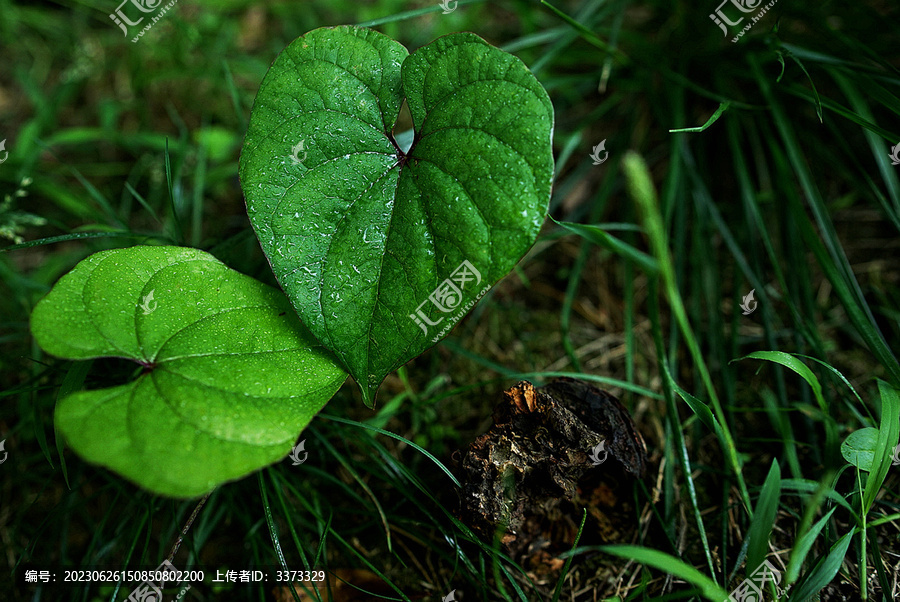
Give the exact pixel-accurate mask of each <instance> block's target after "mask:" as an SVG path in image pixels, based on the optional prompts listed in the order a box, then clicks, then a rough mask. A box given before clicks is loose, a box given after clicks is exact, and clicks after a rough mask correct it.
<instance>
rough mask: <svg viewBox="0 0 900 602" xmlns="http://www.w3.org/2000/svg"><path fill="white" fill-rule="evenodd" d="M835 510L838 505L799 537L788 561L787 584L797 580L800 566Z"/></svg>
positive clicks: (785, 575)
mask: <svg viewBox="0 0 900 602" xmlns="http://www.w3.org/2000/svg"><path fill="white" fill-rule="evenodd" d="M835 510H837V507H835V508H832V509H831V510H829V511H828V513H827V514H826V515H825V516H823V517H822V518H820V519H819V520H818V521H816V524H814V525H813V526H812V527H811V528H810V529H809V531H807V532H806V533H803V534H802V535H800V537H799V538H798V539H797V542H796V543H795V544H794V547H793V549H792V550H791V560H790V562H788V565H787V569H786V570H785V572H784V580H785V583H786V584H787V585H790V584H791V583H793V582H794V581H796V580H797V575H799V574H800V567H801V566H802V565H803V561H804V560H806V556H807V555H808V554H809V551H810V550H811V549H812V545H813V543H815V541H816V539H817V538H818V537H819V533H821V532H822V529H823V528H824V527H825V523H827V522H828V519H829V518H831V515H832V514H834V511H835Z"/></svg>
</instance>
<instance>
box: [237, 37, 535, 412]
mask: <svg viewBox="0 0 900 602" xmlns="http://www.w3.org/2000/svg"><path fill="white" fill-rule="evenodd" d="M404 99H405V100H406V102H407V103H408V105H409V109H410V113H411V115H412V120H413V125H414V128H415V136H414V139H413V143H412V147H411V148H410V149H409V151H408V152H406V153H404V152H403V151H402V150H401V148H400V146H399V145H398V144H397V143H396V142H395V140H394V138H393V135H392V129H393V127H394V124H395V123H396V122H397V117H398V115H399V113H400V107H401V105H402V103H403V100H404ZM552 136H553V106H552V105H551V104H550V99H549V98H548V96H547V93H546V92H545V91H544V89H543V88H542V87H541V85H540V83H538V81H537V80H536V79H535V77H534V76H533V75H532V74H531V72H530V71H528V68H527V67H526V66H525V65H524V64H523V63H522V62H521V61H520V60H519V59H517V58H516V57H514V56H512V55H510V54H508V53H506V52H503V51H502V50H500V49H498V48H495V47H493V46H491V45H489V44H488V43H487V42H485V41H484V40H482V39H481V38H479V37H478V36H476V35H474V34H469V33H464V34H463V33H460V34H452V35H448V36H445V37H443V38H439V39H438V40H436V41H434V42H432V43H431V44H429V45H427V46H425V47H423V48H420V49H419V50H417V51H416V52H414V53H413V54H412V55H407V51H406V49H405V48H404V47H403V46H401V45H400V44H398V43H397V42H395V41H393V40H391V39H390V38H388V37H386V36H384V35H382V34H379V33H377V32H374V31H371V30H368V29H361V28H357V27H335V28H323V29H316V30H314V31H311V32H309V33H308V34H306V35H305V36H302V37H300V38H298V39H297V40H295V41H294V42H292V43H291V44H290V45H289V46H288V47H287V48H286V49H285V50H284V51H283V52H282V53H281V54H280V55H279V56H278V58H277V59H276V60H275V63H274V64H273V65H272V67H271V68H270V69H269V72H268V73H267V74H266V76H265V78H264V79H263V82H262V84H261V85H260V88H259V92H258V94H257V96H256V101H255V103H254V105H253V112H252V114H251V117H250V126H249V129H248V131H247V137H246V139H245V141H244V147H243V151H242V153H241V162H240V176H241V184H242V186H243V189H244V194H245V196H246V199H247V212H248V214H249V216H250V221H251V222H252V224H253V227H254V228H255V230H256V234H257V236H258V237H259V240H260V243H261V245H262V248H263V251H264V252H265V253H266V256H267V257H268V258H269V262H270V263H271V264H272V269H273V270H274V272H275V275H276V276H277V278H278V281H279V282H280V283H281V286H282V288H283V289H284V290H285V292H286V293H287V295H288V297H289V298H290V300H291V302H292V303H293V305H294V307H295V308H296V310H297V312H298V314H299V315H300V318H301V319H302V320H303V322H304V323H305V324H306V325H307V326H308V327H309V329H310V330H311V331H312V332H313V334H315V335H316V336H317V337H318V339H319V340H320V341H322V343H323V344H325V346H327V347H328V348H329V349H331V350H332V351H334V352H335V353H336V354H337V355H338V357H339V358H340V360H341V361H342V363H343V364H344V366H345V367H346V368H347V370H348V371H349V372H350V374H352V375H353V377H354V378H355V379H356V381H357V382H358V383H359V385H360V387H361V389H362V393H363V398H364V400H365V402H366V403H367V404H369V405H373V404H374V396H375V391H376V390H377V388H378V386H379V385H380V384H381V382H382V380H384V377H385V376H386V375H387V374H388V373H389V372H391V371H392V370H394V369H396V368H397V367H398V366H401V365H403V364H404V363H405V362H407V361H409V360H410V359H412V358H414V357H416V356H417V355H419V354H421V353H422V352H423V351H425V350H426V349H428V348H429V347H431V346H432V345H433V344H435V343H436V342H437V341H439V340H440V339H441V338H443V337H444V336H445V335H446V334H447V332H449V330H450V328H451V327H452V326H453V325H454V324H455V323H456V322H457V321H458V320H459V319H460V318H461V317H462V316H463V315H464V314H465V313H466V311H468V309H470V308H471V307H472V305H474V303H475V301H476V300H477V299H478V298H479V297H480V296H481V295H482V294H484V292H485V291H486V290H487V289H488V288H489V286H491V285H492V284H493V283H495V282H496V281H497V280H499V279H500V278H502V277H503V276H504V275H506V274H507V273H508V272H509V271H510V270H511V269H512V268H513V267H514V266H515V264H516V262H517V261H518V260H519V259H520V258H521V257H522V255H524V254H525V252H526V251H527V250H528V249H529V248H530V247H531V245H532V244H533V242H534V239H535V237H536V236H537V234H538V230H539V229H540V227H541V224H542V223H543V220H544V216H545V215H546V212H547V204H548V202H549V199H550V188H551V183H552V179H553V153H552Z"/></svg>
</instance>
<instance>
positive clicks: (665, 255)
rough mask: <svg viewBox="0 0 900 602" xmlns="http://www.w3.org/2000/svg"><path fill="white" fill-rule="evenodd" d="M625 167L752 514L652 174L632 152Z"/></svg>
mask: <svg viewBox="0 0 900 602" xmlns="http://www.w3.org/2000/svg"><path fill="white" fill-rule="evenodd" d="M623 166H624V169H625V173H626V177H627V178H628V189H629V193H630V196H631V198H632V199H633V200H634V202H635V204H637V205H638V207H639V210H640V213H641V216H642V220H643V222H644V230H645V231H646V233H647V238H648V239H649V242H650V247H651V249H652V250H653V255H654V256H655V258H656V260H657V261H658V262H659V268H660V277H661V280H662V285H663V288H664V289H665V293H666V297H667V299H668V300H669V305H670V307H671V310H672V313H673V314H674V316H675V321H676V322H677V324H678V327H679V329H680V330H681V333H682V336H684V338H685V343H686V344H687V346H688V349H689V350H690V354H691V357H692V358H693V360H694V364H695V365H696V369H697V371H698V372H699V374H700V378H701V379H702V381H703V384H704V386H705V388H706V391H707V394H708V395H709V398H710V401H711V403H712V406H713V412H714V413H715V415H716V418H717V419H718V420H719V423H720V424H721V425H722V437H723V438H722V439H721V440H720V443H721V445H722V448H723V450H724V451H725V457H726V459H727V461H728V464H729V466H730V468H731V470H732V472H733V473H734V475H735V478H736V479H737V482H738V487H739V489H740V492H741V498H742V500H743V502H744V506H745V507H746V508H747V510H748V512H749V511H750V508H751V507H752V506H751V504H750V493H749V491H748V490H747V484H746V483H745V482H744V478H743V476H742V474H741V463H740V459H739V458H738V455H737V447H736V446H735V444H734V439H733V438H732V436H731V433H730V432H729V431H728V428H727V424H728V423H727V420H726V417H725V412H724V411H723V410H722V404H721V402H720V401H719V397H718V395H717V394H716V390H715V387H714V386H713V384H712V379H711V377H710V375H709V370H708V369H707V367H706V362H705V361H704V359H703V355H702V354H701V352H700V347H699V345H698V344H697V339H696V337H695V336H694V332H693V329H692V328H691V325H690V321H689V320H688V317H687V312H686V311H685V308H684V303H683V302H682V300H681V293H680V292H679V290H678V285H677V282H676V280H675V273H674V267H673V262H672V256H671V253H670V251H669V248H668V246H667V244H666V240H667V237H666V233H665V228H664V227H663V223H662V219H661V217H660V213H659V204H658V202H657V199H656V192H655V190H654V187H653V183H652V180H651V178H650V172H649V170H648V169H647V165H646V164H645V163H644V161H643V159H642V158H641V157H640V156H639V155H637V154H635V153H633V152H631V151H629V152H628V153H627V154H626V155H625V159H624V160H623Z"/></svg>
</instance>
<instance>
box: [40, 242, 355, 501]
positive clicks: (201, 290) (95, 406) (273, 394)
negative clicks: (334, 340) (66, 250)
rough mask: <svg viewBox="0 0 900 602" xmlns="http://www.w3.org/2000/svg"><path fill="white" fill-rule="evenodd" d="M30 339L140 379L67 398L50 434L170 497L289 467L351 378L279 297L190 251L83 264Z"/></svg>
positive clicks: (160, 250) (51, 298) (43, 310)
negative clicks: (122, 361)
mask: <svg viewBox="0 0 900 602" xmlns="http://www.w3.org/2000/svg"><path fill="white" fill-rule="evenodd" d="M31 331H32V333H33V334H34V337H35V339H36V340H37V342H38V344H39V345H40V346H41V347H42V348H43V349H44V350H45V351H47V352H48V353H51V354H53V355H56V356H59V357H63V358H69V359H88V358H97V357H121V358H127V359H130V360H134V361H135V362H137V363H138V364H140V365H141V366H143V367H144V368H143V372H142V374H141V375H140V376H139V377H138V378H137V379H136V380H134V381H133V382H130V383H128V384H125V385H121V386H117V387H113V388H110V389H102V390H97V391H81V392H78V393H73V394H72V395H69V396H68V397H66V398H64V399H63V400H62V401H61V402H60V403H59V405H58V406H57V408H56V424H57V426H58V428H59V430H60V432H62V433H63V435H64V436H65V438H66V439H67V440H68V442H69V444H70V445H71V446H72V448H73V449H74V450H75V451H76V452H77V453H78V454H79V455H81V456H83V457H84V458H86V459H87V460H89V461H91V462H95V463H98V464H102V465H104V466H107V467H109V468H111V469H112V470H115V471H116V472H118V473H120V474H121V475H123V476H125V477H127V478H129V479H131V480H132V481H135V482H136V483H138V484H140V485H142V486H144V487H146V488H147V489H149V490H151V491H154V492H156V493H160V494H163V495H170V496H174V497H191V496H196V495H199V494H202V493H204V492H206V491H209V490H210V489H212V488H213V487H215V486H216V485H218V484H219V483H222V482H224V481H228V480H232V479H237V478H239V477H242V476H244V475H246V474H248V473H250V472H253V471H255V470H257V469H259V468H261V467H263V466H265V465H267V464H271V463H272V462H275V461H277V460H278V459H280V458H282V457H284V456H285V455H286V454H287V453H288V452H289V451H290V449H291V445H292V443H293V442H294V441H295V440H296V438H297V435H298V434H299V433H300V431H301V430H302V429H303V428H304V427H305V426H306V425H307V424H308V423H309V421H310V420H311V419H312V417H313V416H315V415H316V413H317V412H318V411H319V410H320V409H322V407H323V406H324V405H325V404H326V403H327V402H328V400H329V399H330V398H331V396H332V395H334V393H335V392H336V391H337V389H338V388H339V387H340V386H341V383H342V382H343V381H344V380H345V379H346V378H347V374H346V373H345V372H344V371H343V370H342V369H341V368H340V366H339V365H338V363H337V360H336V358H335V357H334V356H333V355H332V354H331V353H330V352H328V351H327V350H326V349H324V348H323V347H322V346H321V344H320V343H319V342H318V341H316V340H315V338H314V337H313V336H312V335H311V334H310V333H309V331H308V330H307V329H306V328H305V327H304V326H303V325H302V324H301V323H300V322H299V321H298V320H297V316H296V315H295V314H294V312H293V311H292V309H291V306H290V304H289V303H288V300H287V299H286V298H285V296H284V295H283V294H282V293H281V292H280V291H277V290H275V289H273V288H271V287H269V286H266V285H264V284H262V283H261V282H258V281H256V280H254V279H252V278H250V277H248V276H244V275H243V274H240V273H238V272H235V271H234V270H232V269H230V268H228V267H227V266H225V265H224V264H223V263H221V262H220V261H218V260H217V259H215V258H214V257H212V256H211V255H209V254H207V253H204V252H202V251H198V250H196V249H189V248H180V247H132V248H129V249H117V250H113V251H102V252H100V253H96V254H94V255H91V256H90V257H88V258H87V259H85V260H84V261H82V262H81V263H79V264H78V265H77V266H75V268H74V269H73V270H72V271H71V272H69V273H68V274H66V275H65V276H63V277H62V278H61V279H60V280H59V282H57V283H56V285H55V286H54V287H53V289H52V290H51V291H50V293H49V294H48V295H47V296H46V297H45V298H44V299H43V300H41V302H40V303H38V305H37V307H35V309H34V313H33V314H32V318H31Z"/></svg>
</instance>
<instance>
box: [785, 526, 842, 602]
mask: <svg viewBox="0 0 900 602" xmlns="http://www.w3.org/2000/svg"><path fill="white" fill-rule="evenodd" d="M855 532H856V531H855V530H853V531H850V532H849V533H847V534H846V535H844V536H843V537H841V538H840V539H839V540H837V542H836V543H835V544H834V545H833V546H831V551H830V552H829V553H828V556H826V557H825V558H823V559H820V560H819V562H817V563H816V565H815V566H814V567H813V568H812V569H811V570H810V571H809V573H807V574H806V576H805V577H804V579H803V582H802V583H800V584H799V585H798V586H797V587H796V588H795V589H793V590H791V600H809V599H811V598H812V596H814V595H816V594H817V593H819V592H820V591H821V590H822V588H824V587H825V586H826V585H828V584H829V583H831V580H832V579H834V577H835V575H837V574H838V571H839V570H840V569H841V563H843V562H844V557H845V556H846V555H847V550H848V549H849V548H850V542H851V541H853V534H854V533H855Z"/></svg>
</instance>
